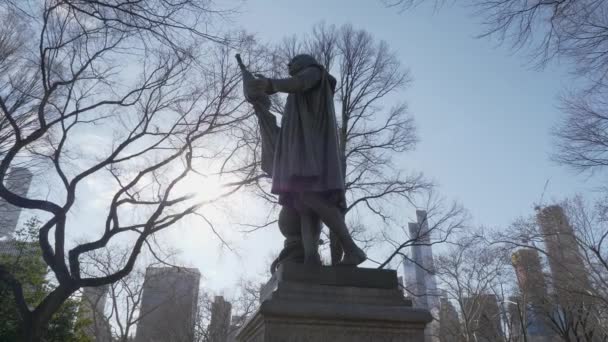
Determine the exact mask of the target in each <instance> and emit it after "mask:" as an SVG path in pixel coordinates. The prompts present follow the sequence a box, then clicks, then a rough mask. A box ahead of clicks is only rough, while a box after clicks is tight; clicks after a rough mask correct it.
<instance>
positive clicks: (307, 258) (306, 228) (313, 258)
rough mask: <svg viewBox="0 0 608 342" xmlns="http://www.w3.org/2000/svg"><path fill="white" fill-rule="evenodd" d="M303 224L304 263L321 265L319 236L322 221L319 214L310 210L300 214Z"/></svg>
mask: <svg viewBox="0 0 608 342" xmlns="http://www.w3.org/2000/svg"><path fill="white" fill-rule="evenodd" d="M300 221H301V226H302V245H303V246H304V263H305V264H307V265H321V256H320V255H319V237H320V233H321V229H320V225H321V221H320V220H319V218H318V216H317V215H315V214H314V213H313V212H311V211H309V212H308V213H306V214H300Z"/></svg>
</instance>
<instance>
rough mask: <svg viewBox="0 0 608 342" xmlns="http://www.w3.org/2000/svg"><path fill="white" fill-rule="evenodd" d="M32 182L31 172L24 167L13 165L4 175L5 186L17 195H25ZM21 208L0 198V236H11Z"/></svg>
mask: <svg viewBox="0 0 608 342" xmlns="http://www.w3.org/2000/svg"><path fill="white" fill-rule="evenodd" d="M31 182H32V173H31V172H30V171H29V170H28V169H26V168H24V167H15V168H12V169H11V170H10V172H9V173H8V174H7V175H6V179H5V184H6V188H7V189H8V190H10V191H11V192H14V193H15V194H17V195H19V196H27V193H28V191H29V189H30V184H31ZM20 214H21V208H19V207H15V206H14V205H12V204H9V203H8V202H6V201H5V200H4V199H2V198H0V237H8V238H11V235H12V234H13V233H14V232H15V230H16V229H17V223H18V222H19V215H20Z"/></svg>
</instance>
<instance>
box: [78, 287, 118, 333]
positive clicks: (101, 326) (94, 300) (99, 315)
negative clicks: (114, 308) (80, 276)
mask: <svg viewBox="0 0 608 342" xmlns="http://www.w3.org/2000/svg"><path fill="white" fill-rule="evenodd" d="M108 290H109V286H108V285H104V286H98V287H85V288H83V289H82V308H81V312H80V314H81V316H82V318H84V319H85V320H86V321H87V322H89V323H88V325H87V326H86V327H85V328H84V332H85V334H86V335H87V336H88V337H89V338H90V339H91V340H92V341H95V342H112V331H111V328H110V324H109V323H108V322H107V320H106V317H105V315H104V310H105V306H106V299H107V296H108Z"/></svg>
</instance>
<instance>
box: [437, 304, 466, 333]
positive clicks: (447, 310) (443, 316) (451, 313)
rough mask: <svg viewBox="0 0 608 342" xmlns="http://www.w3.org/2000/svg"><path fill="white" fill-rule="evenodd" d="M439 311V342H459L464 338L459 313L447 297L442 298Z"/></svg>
mask: <svg viewBox="0 0 608 342" xmlns="http://www.w3.org/2000/svg"><path fill="white" fill-rule="evenodd" d="M440 305H441V308H440V309H439V341H441V342H459V341H460V340H461V338H462V335H461V330H460V320H459V319H458V312H457V311H456V308H454V305H452V303H451V302H450V300H449V299H448V298H447V297H441V299H440Z"/></svg>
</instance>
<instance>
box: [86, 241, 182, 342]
mask: <svg viewBox="0 0 608 342" xmlns="http://www.w3.org/2000/svg"><path fill="white" fill-rule="evenodd" d="M155 247H156V248H155V250H154V254H153V255H152V257H153V258H152V259H153V260H152V262H148V263H145V264H143V263H142V262H141V260H140V262H138V263H137V264H136V265H135V266H134V268H133V270H132V271H131V272H130V273H129V274H128V275H126V276H124V277H123V278H121V279H120V280H118V281H116V282H114V283H111V284H109V286H107V294H106V297H107V300H108V302H109V310H104V311H103V312H95V314H97V315H99V316H100V317H95V318H96V319H99V320H103V321H104V322H105V324H104V325H105V326H107V328H108V329H111V332H112V338H113V339H114V340H116V341H119V342H126V341H129V339H130V338H132V336H133V333H134V331H135V328H136V327H137V324H138V323H139V321H140V320H141V319H143V318H144V317H145V316H147V315H148V314H150V313H152V311H154V310H156V309H158V307H159V305H164V304H165V303H166V302H167V301H174V300H176V298H178V296H179V295H180V294H178V293H166V298H165V299H164V301H163V302H161V303H159V305H157V306H155V307H152V308H150V309H149V310H148V311H147V312H144V311H142V308H141V302H142V296H143V291H144V287H145V286H146V281H153V282H154V281H158V280H156V279H154V277H160V276H161V275H148V277H146V269H147V268H149V267H162V266H169V267H176V268H179V266H178V265H176V263H175V262H174V261H172V260H173V259H174V257H175V256H176V254H177V253H176V252H173V251H166V248H160V247H158V246H157V245H156V246H155ZM130 252H131V248H130V246H119V245H113V246H108V247H106V248H104V249H99V250H95V251H94V252H91V253H87V254H86V255H85V256H84V258H83V260H82V268H83V274H86V276H87V277H99V276H107V275H111V274H113V273H115V272H117V271H118V270H119V269H120V267H121V265H124V264H125V262H126V261H127V259H128V258H129V255H130ZM168 287H170V286H168ZM83 300H87V301H90V300H97V298H83ZM88 304H89V306H91V307H95V304H96V303H88ZM168 319H169V318H168ZM93 323H94V322H93Z"/></svg>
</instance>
